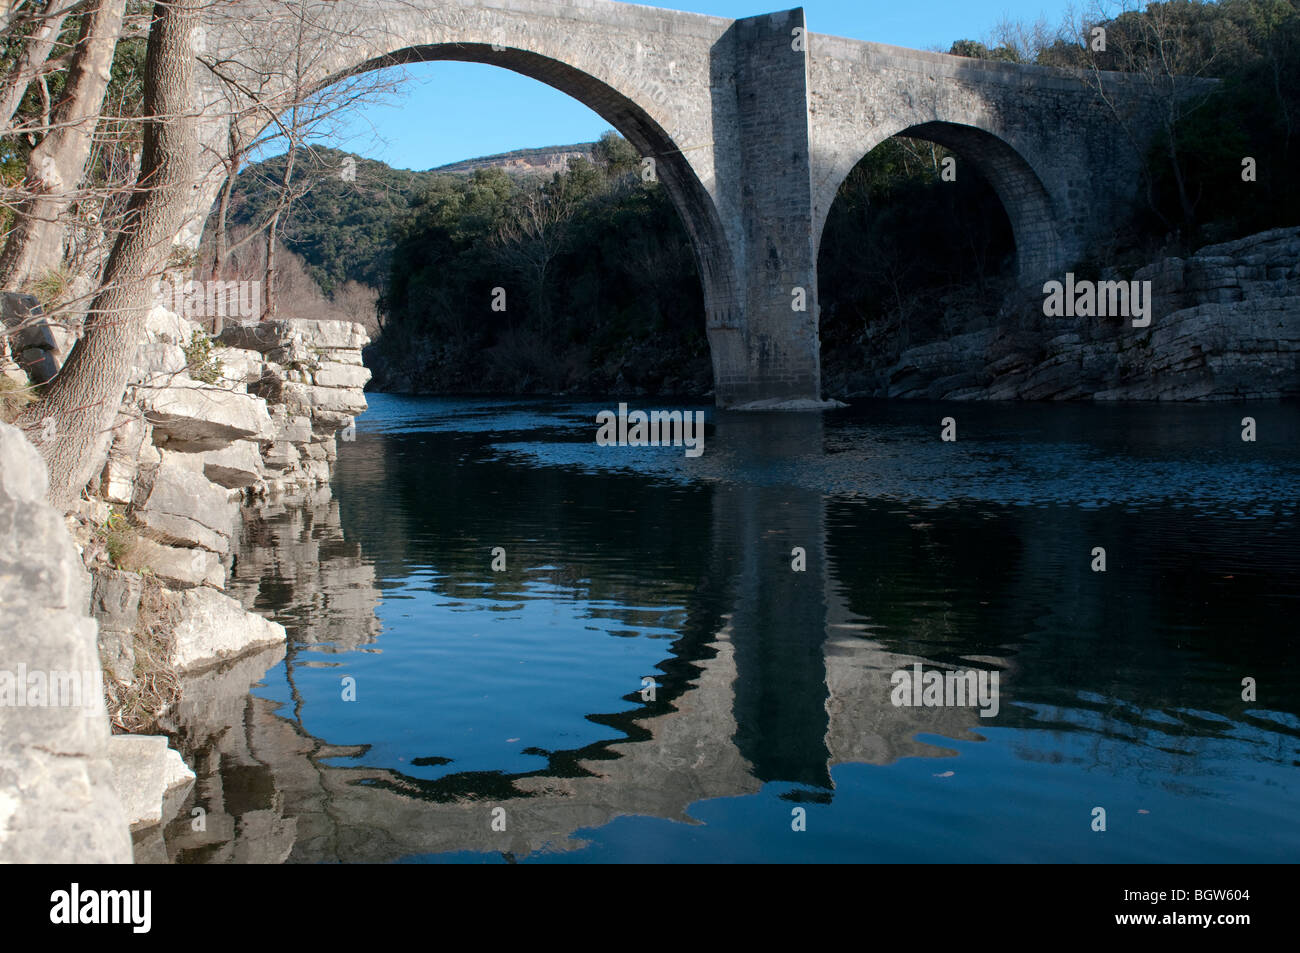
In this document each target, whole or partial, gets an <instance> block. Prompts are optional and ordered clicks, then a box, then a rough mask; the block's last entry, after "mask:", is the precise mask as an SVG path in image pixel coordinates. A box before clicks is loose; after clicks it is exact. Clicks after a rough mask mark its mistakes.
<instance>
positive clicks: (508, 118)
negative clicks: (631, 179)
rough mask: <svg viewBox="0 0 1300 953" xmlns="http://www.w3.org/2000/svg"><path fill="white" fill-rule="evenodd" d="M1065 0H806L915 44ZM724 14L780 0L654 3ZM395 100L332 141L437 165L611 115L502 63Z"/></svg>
mask: <svg viewBox="0 0 1300 953" xmlns="http://www.w3.org/2000/svg"><path fill="white" fill-rule="evenodd" d="M1067 3H1068V0H994V2H980V0H807V2H806V3H805V4H804V5H803V7H804V11H805V15H806V17H807V21H808V29H809V30H811V31H812V32H814V33H830V34H834V35H838V36H848V37H853V38H855V39H859V40H872V41H874V42H877V43H892V44H894V45H896V46H910V47H913V48H916V49H930V48H933V47H936V46H942V47H943V48H944V49H947V48H948V46H949V45H950V44H951V43H952V41H954V40H958V39H982V38H984V37H986V36H987V35H988V33H989V31H990V30H992V29H993V27H995V26H996V25H997V23H998V21H1000V20H1002V19H1003V18H1004V17H1005V18H1007V19H1011V20H1022V21H1025V22H1027V23H1032V22H1034V21H1036V20H1039V19H1040V18H1041V19H1045V20H1046V21H1047V22H1048V23H1049V24H1052V25H1056V24H1058V23H1059V22H1060V21H1061V20H1062V19H1063V16H1064V14H1065V11H1066V6H1067ZM654 5H655V6H663V7H668V8H671V9H676V10H689V11H692V12H695V13H707V14H711V15H713V16H721V17H732V18H738V17H745V16H754V15H756V14H759V13H768V12H771V10H775V9H781V8H782V6H781V3H780V2H779V0H774V2H772V3H770V4H765V3H763V2H762V0H670V2H665V3H660V4H654ZM407 76H408V79H407V81H406V82H405V83H403V84H402V92H401V93H400V94H399V95H398V97H397V98H396V99H394V100H393V101H392V102H390V103H387V104H384V105H369V106H367V107H365V108H364V110H362V111H360V112H359V113H358V114H357V115H355V116H352V117H349V119H348V120H347V122H346V123H345V124H344V127H343V128H342V129H341V130H339V132H338V134H337V135H331V136H330V137H329V138H328V139H325V140H323V141H324V142H325V144H328V145H334V146H337V147H338V148H342V149H347V150H349V151H351V152H355V153H358V154H359V155H364V156H367V157H370V158H373V159H380V160H382V161H384V162H387V163H388V164H389V165H392V166H394V167H396V168H405V169H430V168H433V167H435V166H439V165H444V164H446V163H448V162H456V161H458V160H460V159H469V158H474V157H476V156H483V155H491V154H493V153H497V152H507V151H509V150H511V149H523V148H528V147H532V146H550V145H562V144H567V143H571V142H586V141H590V140H593V139H596V138H597V137H599V136H600V134H601V133H602V132H604V131H605V130H606V129H608V128H609V125H608V123H606V122H605V121H604V120H603V119H601V118H600V117H599V116H597V115H596V114H595V113H594V112H592V111H591V110H589V109H587V107H585V106H583V105H582V104H581V103H579V102H578V101H577V100H575V99H571V98H570V97H568V96H566V95H565V94H564V93H561V92H558V91H556V90H554V89H551V88H550V87H549V86H546V85H545V84H543V83H539V82H537V81H536V80H532V79H529V78H527V77H525V76H520V75H518V74H516V73H512V72H510V71H509V70H504V69H501V68H499V67H495V66H484V65H482V64H479V63H452V62H439V63H422V64H417V65H415V66H412V67H410V68H408V69H407Z"/></svg>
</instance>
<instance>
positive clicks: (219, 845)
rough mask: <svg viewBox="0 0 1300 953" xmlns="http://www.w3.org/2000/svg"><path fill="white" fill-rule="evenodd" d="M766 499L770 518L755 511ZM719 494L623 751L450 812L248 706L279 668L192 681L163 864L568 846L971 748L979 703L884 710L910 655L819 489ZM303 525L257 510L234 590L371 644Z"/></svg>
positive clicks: (338, 569) (790, 445) (299, 640)
mask: <svg viewBox="0 0 1300 953" xmlns="http://www.w3.org/2000/svg"><path fill="white" fill-rule="evenodd" d="M730 424H731V425H730V426H729V427H728V428H727V435H726V436H724V437H721V438H720V440H719V441H718V442H717V443H716V444H715V445H714V446H713V447H711V452H716V453H717V454H719V455H720V456H726V457H727V458H729V459H730V460H732V461H733V462H734V463H735V465H737V466H748V465H750V464H757V465H760V466H761V465H762V464H763V462H764V461H763V460H754V459H752V458H750V459H745V458H744V456H745V455H747V454H752V453H753V452H755V451H753V450H751V449H748V448H759V449H758V450H757V452H758V453H760V454H763V455H768V454H770V455H772V457H773V458H774V459H779V458H784V459H790V458H792V457H796V456H798V455H799V454H801V453H802V452H808V451H811V450H813V449H814V448H817V449H819V448H820V447H821V444H822V435H821V430H822V428H821V425H820V418H819V417H818V416H816V415H812V416H811V418H810V419H809V420H798V419H795V418H793V417H785V416H778V417H772V416H767V415H761V416H757V417H748V416H745V417H741V418H740V419H738V420H733V421H731V422H730ZM765 494H772V495H774V499H777V500H779V503H780V504H781V505H779V506H772V505H769V504H770V503H771V502H772V501H769V500H764V499H763V498H762V497H763V496H764V495H765ZM713 500H714V503H713V525H712V527H711V530H710V532H709V534H708V535H709V538H710V539H711V542H712V551H711V553H710V555H709V564H710V565H711V566H714V567H717V570H718V571H717V573H716V575H715V577H714V578H713V580H712V581H710V582H707V583H706V584H705V585H704V586H703V587H702V591H701V593H700V595H699V599H698V603H699V604H698V605H694V606H690V607H688V610H689V620H688V622H687V623H686V626H685V631H684V632H683V634H682V637H681V638H680V639H679V640H678V641H677V642H676V643H675V645H674V656H673V657H672V658H671V659H668V660H666V662H665V663H664V664H663V665H661V666H660V668H661V669H662V670H663V676H662V678H661V679H660V682H661V687H660V689H659V692H658V698H657V699H656V701H655V702H654V703H651V704H647V705H643V706H641V709H640V710H638V711H633V712H630V713H627V714H626V715H620V716H616V717H615V718H613V719H611V721H610V723H611V724H615V725H617V726H618V727H620V728H621V729H623V731H625V732H626V733H627V735H628V736H629V738H630V739H631V740H626V741H620V742H615V743H606V742H602V743H597V744H593V745H591V746H589V747H588V748H584V749H582V750H581V751H577V752H559V753H557V754H554V755H552V757H551V768H550V769H548V770H544V771H541V772H537V773H534V774H529V775H524V776H516V777H507V778H503V779H501V784H500V785H499V788H498V789H497V790H493V791H480V790H470V791H466V792H464V793H466V794H467V795H468V799H464V800H460V799H454V798H449V797H447V796H446V793H445V792H443V791H430V790H429V789H427V788H426V786H425V785H424V784H422V782H420V781H419V780H417V779H412V778H408V777H405V776H402V775H399V774H396V773H394V772H391V771H386V770H378V769H367V768H346V767H333V766H330V765H328V764H327V761H328V760H331V759H335V758H339V757H348V756H356V755H358V754H360V752H358V751H355V750H353V749H341V748H338V747H335V746H332V745H330V744H329V743H328V739H317V738H313V737H311V736H310V735H308V734H307V733H306V732H304V731H303V730H302V728H301V727H300V722H299V719H298V717H297V712H296V711H295V710H294V709H293V708H291V707H279V708H277V706H276V705H274V704H272V703H270V702H266V701H263V700H260V699H252V700H249V699H248V698H247V697H246V695H247V691H248V687H249V685H250V683H251V682H253V681H255V680H257V679H258V678H260V677H261V676H262V674H263V673H264V672H265V671H266V670H267V668H268V667H270V666H272V665H274V664H276V663H278V662H279V661H280V659H281V658H282V657H283V650H279V649H276V650H272V651H269V652H267V653H265V654H264V655H261V656H256V657H253V658H249V659H245V660H242V661H240V662H237V663H235V664H234V665H232V666H230V667H229V668H228V669H226V670H225V671H224V672H209V673H207V674H205V675H204V676H203V678H202V680H201V682H196V683H195V684H193V685H192V686H187V690H186V700H185V703H184V706H183V709H182V711H181V712H180V714H179V719H180V723H181V727H182V731H183V734H184V736H185V738H186V740H187V742H188V744H187V748H188V751H187V753H188V754H189V755H190V756H191V757H192V758H193V759H194V760H195V762H196V763H195V769H196V772H197V773H198V775H199V779H198V783H197V785H196V787H195V792H194V804H195V805H198V806H202V807H203V808H204V809H205V811H206V812H207V830H205V831H202V832H196V831H194V830H192V827H191V824H190V814H189V811H188V807H189V806H190V805H186V808H187V809H186V810H184V811H182V812H181V813H180V815H179V817H178V819H177V820H176V821H175V823H174V824H173V825H172V826H171V827H170V829H169V830H168V832H167V840H168V844H167V849H169V851H170V852H171V854H172V855H173V857H174V856H175V855H176V852H177V851H185V852H186V855H185V856H186V857H187V859H191V860H193V859H200V858H204V857H206V858H208V859H212V860H222V859H225V860H236V861H279V860H285V859H292V860H303V861H332V860H344V861H383V860H393V859H396V858H399V857H403V856H407V855H412V854H425V853H437V852H443V851H458V850H471V851H493V852H495V851H508V852H511V853H514V854H516V855H522V854H527V853H529V852H532V851H535V850H538V849H541V848H543V847H545V846H546V845H550V846H551V847H552V848H558V849H572V848H574V847H577V846H580V843H579V842H578V841H576V840H575V839H573V837H572V835H573V833H574V832H575V831H577V830H579V829H582V828H588V827H599V826H601V825H604V824H606V823H608V822H609V821H611V820H613V819H614V818H616V817H618V816H620V815H627V814H637V815H647V816H652V817H660V818H668V819H674V820H686V821H688V820H689V816H688V814H687V810H688V808H689V806H690V805H691V804H692V803H694V802H697V801H700V800H704V799H709V798H718V797H730V796H736V795H745V794H752V793H755V792H756V791H757V790H758V789H759V787H760V786H761V784H762V783H763V782H766V781H784V782H792V783H799V784H804V785H809V786H813V787H819V788H829V787H830V785H831V775H830V772H831V769H832V768H833V767H834V766H835V765H837V764H840V763H843V762H863V763H871V764H888V763H891V762H893V761H895V760H896V759H898V758H901V757H908V756H936V755H940V754H942V751H941V750H940V749H937V748H935V747H933V746H930V745H925V744H922V743H919V742H917V741H915V740H914V736H915V735H916V734H917V733H919V732H924V733H930V734H938V735H943V736H947V737H953V738H966V739H970V738H972V737H974V736H973V735H972V734H971V732H972V731H974V732H978V731H979V729H980V727H981V723H982V720H981V719H980V717H979V715H978V713H977V711H976V710H975V709H974V708H947V709H934V708H929V709H911V708H896V707H894V706H893V705H892V704H891V702H890V689H891V685H890V676H891V674H892V673H893V672H894V671H896V670H898V669H901V668H906V667H909V666H910V665H911V664H912V663H913V662H915V661H921V660H919V659H917V658H914V657H912V656H906V655H901V654H898V653H896V652H891V651H889V650H886V649H885V648H883V647H882V646H880V645H879V644H878V643H875V642H872V641H870V640H868V639H865V638H861V637H859V635H857V634H855V633H854V632H853V627H855V626H856V625H857V624H858V623H857V622H855V621H854V620H855V619H857V616H856V615H854V614H853V613H851V612H850V610H849V609H848V608H847V607H846V606H845V605H844V603H843V600H842V598H841V596H840V594H839V586H838V585H837V584H836V583H835V582H833V581H832V580H831V579H830V578H829V570H828V558H827V553H826V541H825V504H824V498H823V497H822V496H821V494H820V493H816V492H813V491H800V490H795V489H792V488H789V487H781V488H775V487H774V488H754V487H750V486H744V485H739V486H726V487H721V486H720V487H717V488H715V492H714V494H713ZM778 510H779V512H780V513H781V514H782V515H781V516H780V518H779V519H778V520H776V521H773V520H772V519H771V518H769V517H770V514H771V513H772V512H775V511H778ZM306 512H307V515H306V516H305V517H304V516H302V515H300V514H295V513H294V512H292V511H290V512H287V513H285V514H283V515H282V516H278V517H277V516H275V514H270V515H271V517H272V518H271V520H270V521H269V522H267V523H266V524H265V527H266V528H265V529H264V530H259V531H258V533H257V535H258V536H259V537H260V538H261V539H262V541H263V543H264V545H263V546H260V547H259V546H254V545H252V541H251V540H249V539H246V540H245V541H244V548H243V549H241V555H240V559H241V560H244V561H246V562H247V564H248V565H251V566H253V567H255V568H254V569H253V570H252V571H251V573H250V574H249V575H248V576H246V577H244V578H245V579H253V580H264V581H265V584H268V585H270V586H271V587H272V588H273V589H278V588H279V587H282V586H283V585H285V581H284V579H283V578H282V577H281V575H280V570H277V569H275V568H274V567H275V566H277V565H280V566H281V567H282V569H283V570H284V571H287V572H289V573H291V574H292V580H291V583H290V584H291V585H292V587H293V592H294V596H293V598H294V600H295V601H296V602H299V603H302V604H304V605H309V604H310V605H314V606H315V607H316V610H315V615H314V616H310V615H309V618H307V619H305V620H304V621H302V622H301V624H300V625H299V626H298V627H297V629H296V631H294V627H293V626H291V631H294V637H295V643H296V644H295V647H294V648H291V652H292V651H295V650H296V646H297V645H302V644H317V643H321V642H326V641H335V642H337V641H338V639H339V637H340V636H345V634H346V633H349V632H350V633H356V634H358V635H359V636H360V637H361V639H362V643H364V642H368V641H370V640H371V639H372V638H373V637H374V633H375V632H376V631H377V626H376V625H375V606H376V604H377V602H378V599H379V593H378V591H377V590H376V589H375V587H374V582H373V574H368V573H372V568H373V567H368V566H366V565H365V564H364V563H363V562H362V561H361V560H359V559H358V558H357V554H356V547H355V544H351V545H345V544H344V541H343V540H342V538H341V533H340V530H339V526H338V509H337V504H336V503H333V502H332V501H328V500H324V499H322V500H319V501H317V502H316V504H315V505H313V506H311V507H310V508H309V509H308V510H307V511H306ZM760 513H762V514H764V519H763V520H762V523H761V525H760V522H759V517H758V514H760ZM253 525H254V526H256V525H258V524H253ZM295 529H296V530H298V531H299V532H298V533H297V534H295V532H293V530H295ZM796 545H797V546H802V547H804V549H805V550H806V553H807V560H808V562H807V570H806V571H804V572H799V573H796V572H793V571H791V569H790V550H791V548H792V547H794V546H796ZM277 552H278V553H279V555H277ZM330 554H332V555H330ZM313 574H314V575H313ZM313 580H314V581H313ZM238 591H240V592H241V596H242V597H243V598H244V599H245V600H246V601H249V602H253V601H254V600H255V599H256V597H257V593H256V591H255V586H254V588H252V589H243V590H238ZM313 618H314V619H317V620H318V621H319V626H320V630H319V631H316V629H315V626H316V624H317V623H316V622H313V621H312V619H313ZM379 642H380V647H382V637H380V640H379ZM338 647H339V648H351V649H352V650H356V649H357V648H360V647H361V646H360V645H359V644H358V643H356V642H355V641H353V642H350V643H346V644H343V645H339V646H338ZM290 683H291V684H292V678H291V679H290ZM232 726H233V728H232ZM498 805H499V806H504V807H505V808H506V810H507V811H508V828H507V831H506V832H505V833H500V832H494V831H492V830H491V828H490V825H489V821H490V816H489V811H490V809H491V808H492V807H494V806H498ZM163 850H164V847H163V845H162V844H161V843H159V842H158V841H157V839H156V834H155V839H154V840H153V841H152V842H151V843H150V844H148V845H144V846H142V847H141V848H140V851H141V857H142V859H144V858H145V857H147V856H153V857H159V858H160V855H161V852H162V851H163Z"/></svg>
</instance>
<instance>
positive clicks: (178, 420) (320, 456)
mask: <svg viewBox="0 0 1300 953" xmlns="http://www.w3.org/2000/svg"><path fill="white" fill-rule="evenodd" d="M34 307H35V301H34V300H32V299H30V298H26V296H18V295H6V300H5V302H4V316H5V318H6V320H7V321H10V322H13V323H16V322H17V321H19V320H26V319H28V318H29V317H30V315H31V314H32V311H33V308H34ZM73 333H74V334H75V330H74V332H73ZM70 341H71V338H69V336H68V334H67V333H66V332H65V331H63V329H58V328H42V326H41V324H40V323H37V324H35V325H33V326H31V328H29V329H28V330H27V331H26V332H25V333H24V335H23V340H22V341H21V342H19V343H20V344H21V350H20V351H18V352H17V353H14V352H11V354H10V355H6V357H7V358H10V362H9V363H8V364H7V366H6V367H5V368H3V371H4V373H5V374H6V376H7V377H9V378H10V379H11V380H13V379H14V378H15V376H16V375H15V371H16V370H19V369H20V367H21V368H26V369H27V371H28V372H30V371H32V370H35V371H36V373H37V374H41V375H47V376H46V379H48V373H51V372H57V368H58V366H59V364H61V362H62V360H63V358H64V357H65V356H66V352H67V351H68V350H69V349H70ZM366 342H367V337H366V334H365V332H364V331H363V330H362V329H361V327H360V326H359V325H355V324H352V323H350V322H341V321H332V322H311V321H276V322H263V323H260V324H256V325H250V326H233V327H230V328H227V329H225V331H224V332H223V333H222V334H221V335H220V336H218V337H217V338H216V339H215V340H213V339H211V338H210V337H209V336H208V335H205V334H204V333H202V331H201V330H200V329H199V328H198V326H197V325H195V324H194V323H192V322H190V321H187V320H186V319H184V318H182V317H180V316H178V315H176V314H175V313H173V312H170V311H167V310H166V309H164V308H161V307H158V308H155V309H154V310H153V311H152V312H151V314H150V315H149V319H148V325H147V332H146V335H145V339H144V341H143V342H142V343H141V346H140V349H139V352H138V355H137V358H136V362H135V369H134V373H133V375H132V380H131V384H130V386H129V388H128V390H127V393H126V395H125V397H124V399H123V401H122V405H121V408H120V410H119V412H118V416H117V421H116V424H115V426H114V428H113V433H112V436H111V439H110V440H109V441H108V445H107V447H106V448H105V450H104V455H103V465H102V468H101V469H100V471H99V473H98V476H97V477H96V478H95V479H94V480H92V481H91V484H90V486H89V487H88V489H87V492H86V493H85V494H83V498H82V499H81V500H79V501H78V502H77V504H76V506H75V508H74V510H73V512H72V513H69V514H67V515H66V516H64V517H63V518H62V519H60V518H59V514H56V513H55V512H54V511H53V510H51V509H50V508H49V507H48V506H46V505H45V504H44V503H42V502H41V500H42V498H43V495H44V490H45V486H46V483H45V469H44V464H43V462H42V460H41V459H40V456H39V454H38V452H37V451H36V449H35V447H33V446H32V445H31V444H30V443H29V442H28V439H27V438H26V437H25V436H24V435H23V434H22V433H21V432H20V431H18V430H17V429H15V428H13V427H9V426H7V425H6V426H5V427H4V429H3V431H0V441H3V444H4V446H3V451H4V452H3V457H2V459H3V463H4V465H3V469H2V470H0V529H2V530H3V532H4V534H5V536H6V537H7V538H6V539H5V540H4V549H3V560H4V562H3V567H2V571H0V579H2V580H3V581H2V583H0V584H3V585H4V587H5V588H6V590H7V591H6V592H5V593H4V595H5V598H4V600H3V603H4V605H5V608H6V615H7V618H6V620H5V622H6V628H8V629H12V630H13V632H12V634H11V633H9V632H6V633H5V645H6V652H5V655H6V658H5V660H4V665H3V666H0V667H2V668H4V670H5V673H8V674H10V676H11V677H10V684H11V686H12V687H11V691H17V690H20V689H21V690H23V691H27V687H26V686H17V685H14V684H13V675H14V670H15V669H16V668H17V666H19V665H21V666H22V671H23V672H24V673H41V674H42V675H43V676H48V675H49V673H54V672H65V671H76V672H77V673H79V675H80V677H81V678H82V683H83V684H85V685H90V684H93V685H95V686H96V687H97V688H102V691H91V692H90V693H89V694H91V695H93V698H91V699H86V698H80V699H78V702H77V705H76V706H73V707H69V706H67V705H63V703H62V701H60V700H57V699H52V696H48V695H47V696H46V698H45V700H44V701H41V702H40V703H39V704H35V705H27V706H23V705H13V704H6V705H4V706H0V722H2V723H0V739H3V744H4V751H3V761H0V859H4V860H14V861H21V860H38V861H44V862H52V861H79V862H84V861H108V862H117V861H122V860H129V859H130V857H131V840H130V838H129V837H127V836H126V831H127V830H133V831H136V832H137V834H138V832H140V831H147V830H148V829H150V828H153V827H156V826H158V825H159V824H161V823H163V822H165V821H166V820H168V819H169V817H170V815H171V814H172V813H174V810H175V809H176V808H177V807H179V805H180V804H181V802H182V801H183V799H184V797H185V794H186V790H187V789H188V788H189V786H190V785H191V784H192V783H193V779H194V773H193V771H192V770H190V768H189V767H188V766H187V765H186V764H185V763H184V762H183V761H182V759H181V758H180V756H179V755H178V754H177V752H175V751H173V750H171V749H169V748H168V744H167V738H166V737H165V736H157V735H154V736H141V735H139V734H132V733H133V732H141V731H149V730H153V731H157V730H158V729H159V728H160V726H161V727H166V726H168V725H174V724H175V723H176V722H177V720H178V719H181V718H182V717H183V713H184V712H185V711H186V710H188V709H189V708H192V707H193V705H194V702H193V698H194V696H195V695H196V694H197V695H198V696H202V695H203V692H202V691H196V689H195V686H200V687H201V686H202V684H203V683H204V680H205V679H206V680H210V679H211V673H212V672H214V671H217V670H218V667H219V666H220V667H225V666H226V665H228V664H230V663H231V660H233V659H237V658H242V657H244V656H246V655H247V654H248V653H250V652H258V651H265V650H271V651H275V650H278V651H280V652H281V653H282V652H283V647H284V642H285V632H284V629H283V627H282V626H280V625H279V624H277V623H275V622H271V621H269V620H267V619H265V618H263V617H262V616H261V615H259V614H257V613H256V612H252V611H249V610H248V609H247V608H246V607H245V605H244V604H243V603H241V602H240V601H239V599H237V598H235V597H233V596H232V595H231V594H230V593H229V592H227V591H226V586H227V580H228V578H229V572H230V570H231V567H232V565H233V562H234V560H235V559H236V558H237V557H238V544H237V540H238V539H239V537H240V533H241V526H242V522H243V516H242V514H243V512H244V509H245V507H250V506H251V507H253V508H254V509H265V508H266V507H267V506H275V505H277V504H278V503H279V501H283V500H292V499H296V498H301V497H303V495H304V494H314V495H315V496H319V495H320V493H321V492H324V493H325V494H326V495H327V494H328V481H329V478H330V465H331V463H332V462H333V460H334V459H335V456H336V452H337V440H338V439H339V436H340V433H341V434H342V438H343V439H348V438H349V436H350V433H351V427H352V422H353V418H354V417H355V416H356V415H357V414H359V413H361V412H362V411H364V410H365V407H366V401H365V397H364V395H363V393H362V389H363V387H364V385H365V383H366V381H367V380H368V378H369V372H368V371H367V370H366V368H365V367H364V366H363V364H362V361H361V348H362V347H363V346H364V345H365V344H366ZM33 351H37V352H40V353H33ZM13 358H19V359H21V365H18V364H17V362H15V361H14V360H13ZM30 379H31V380H32V381H33V382H36V379H35V377H30ZM35 439H37V440H38V441H39V440H41V439H57V434H54V435H48V436H46V435H43V434H39V433H38V434H36V435H35ZM47 511H48V512H47ZM19 554H21V556H20V555H19ZM8 590H12V591H8ZM47 616H48V617H49V618H46V617H47ZM64 616H66V618H64ZM38 617H39V618H38ZM51 632H57V634H56V635H55V636H50V633H51ZM262 670H263V671H264V669H262ZM3 679H4V673H0V690H3V689H4V687H5V686H4V683H3ZM27 693H28V694H30V692H27ZM60 706H62V707H60ZM83 712H84V714H83ZM52 713H53V714H52ZM65 721H66V722H67V724H66V725H65V724H64V722H65ZM110 723H111V725H112V730H113V731H114V732H116V733H113V734H110ZM56 756H57V761H56V762H55V764H56V765H57V766H59V768H60V770H59V771H53V770H50V769H49V767H48V766H43V762H42V759H45V760H49V759H50V758H55V757H56ZM38 762H40V763H38ZM72 775H75V777H72Z"/></svg>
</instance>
